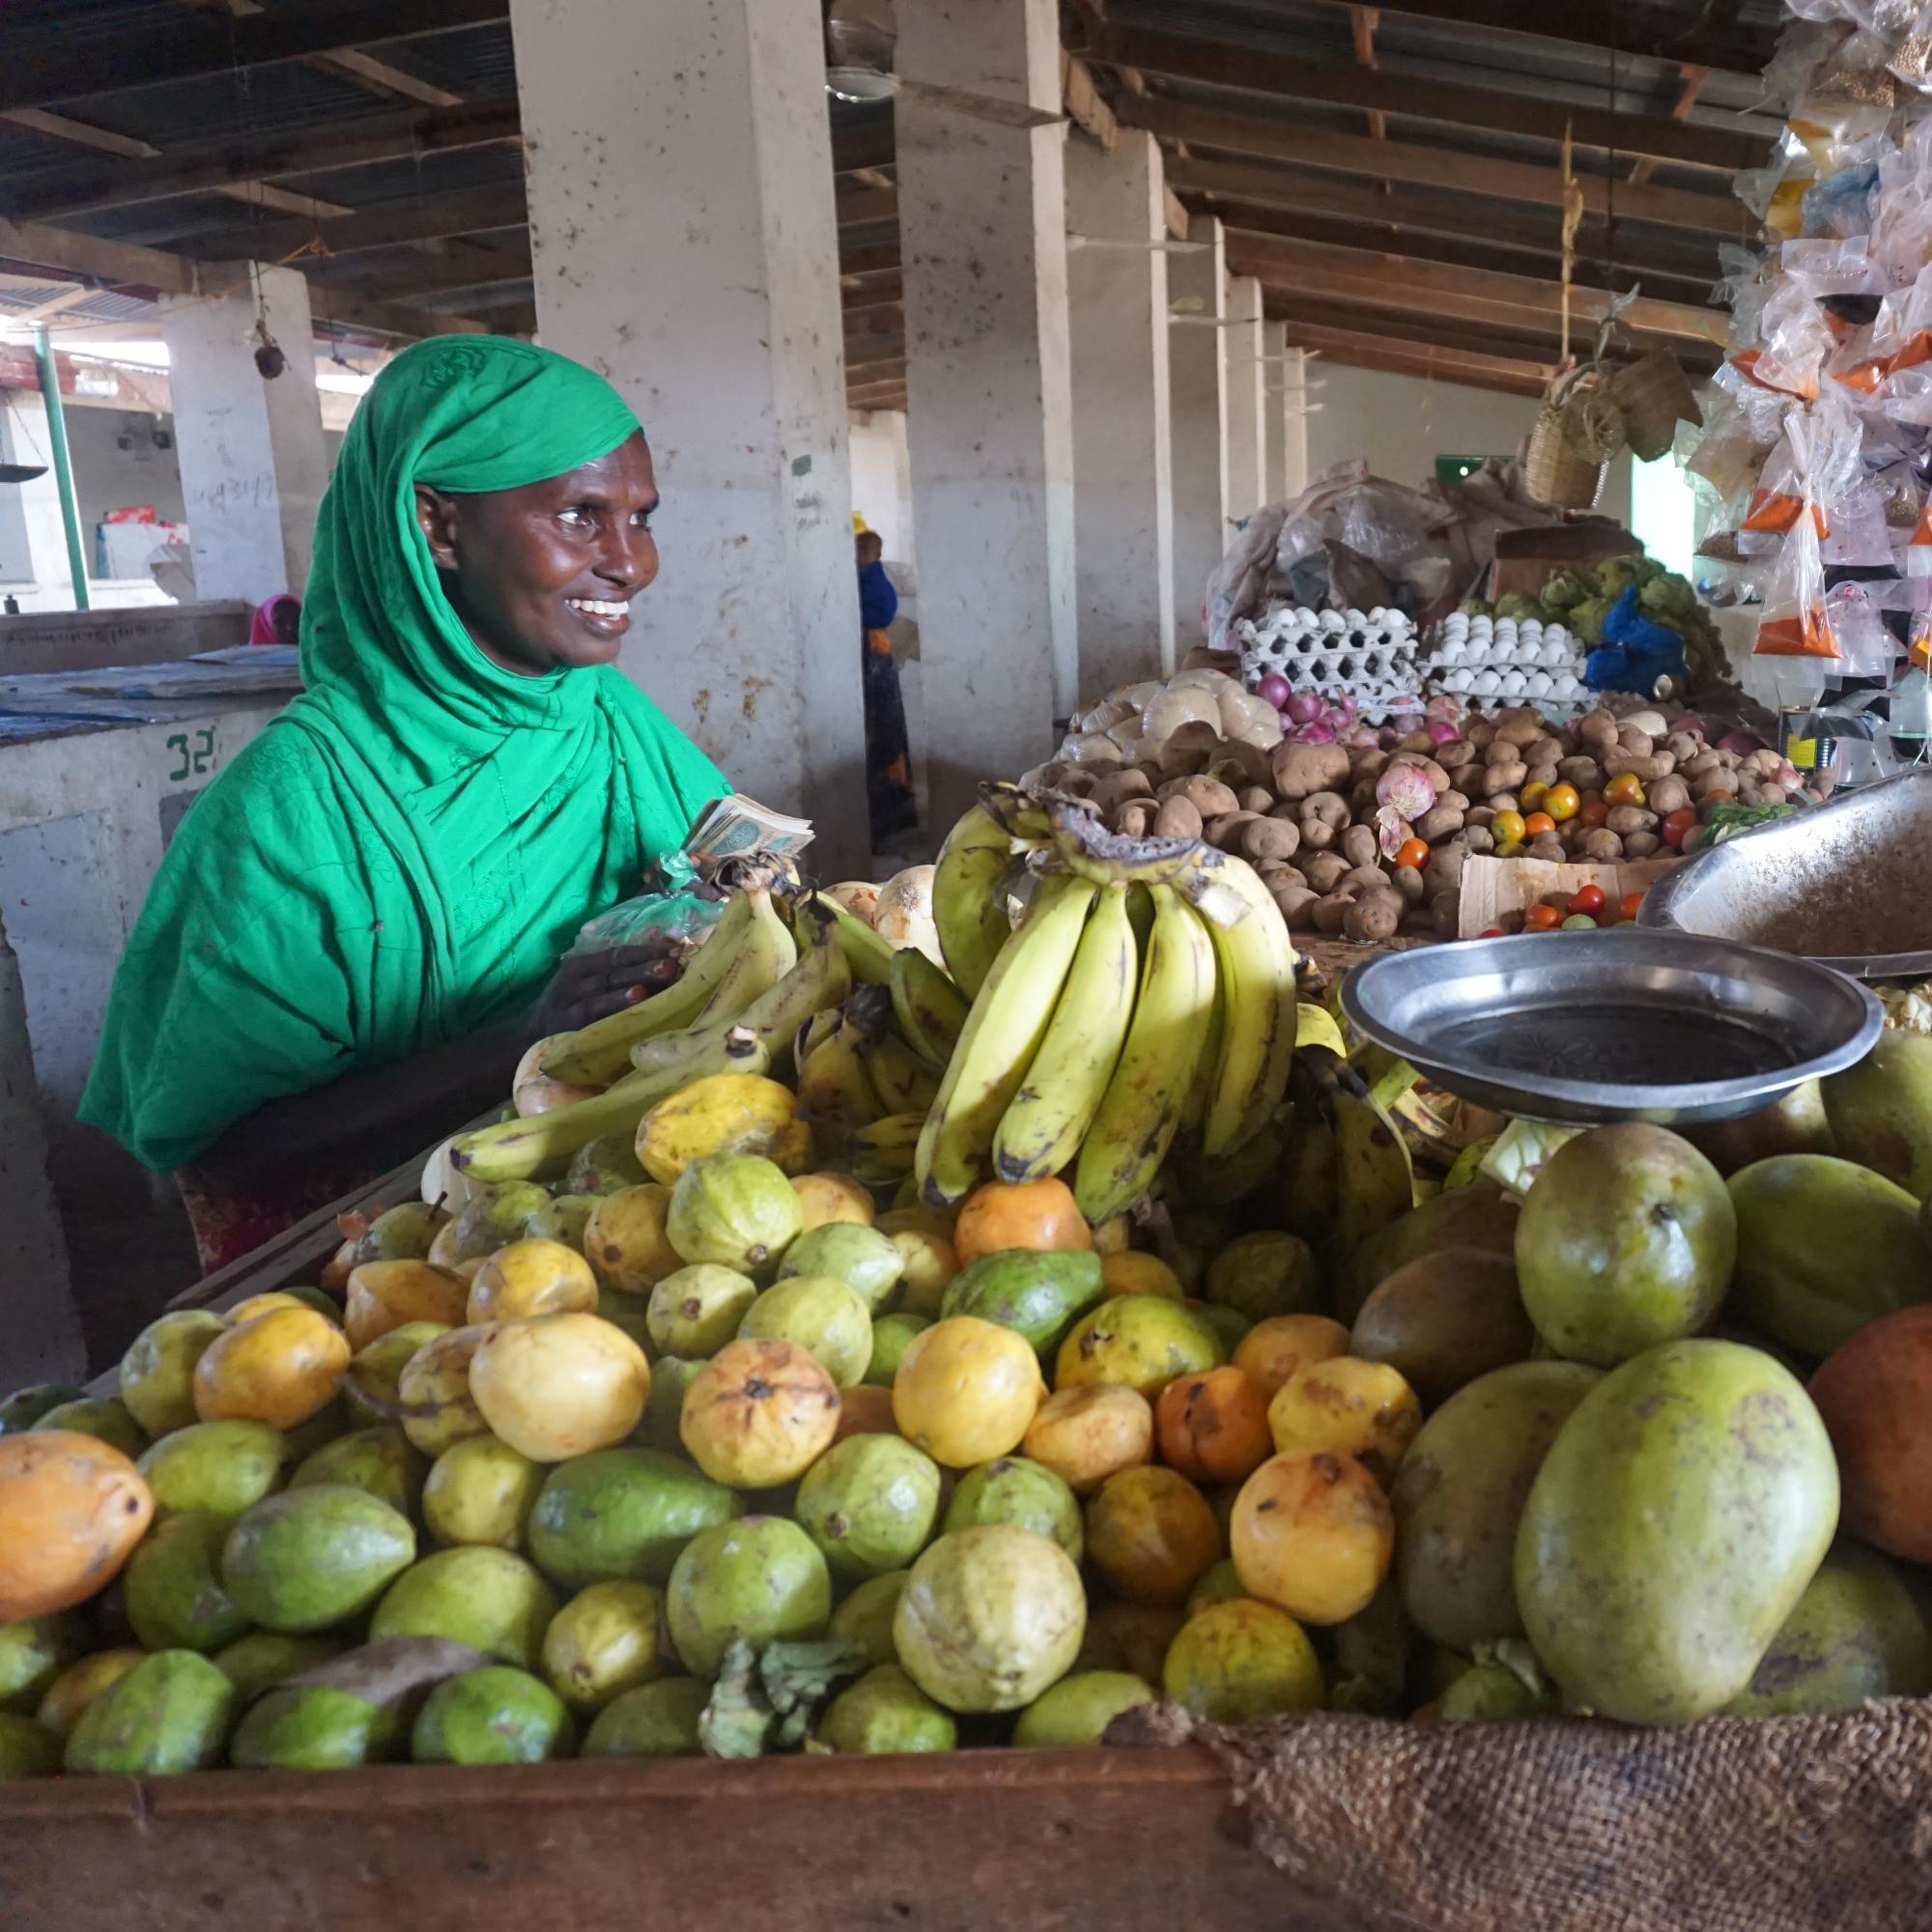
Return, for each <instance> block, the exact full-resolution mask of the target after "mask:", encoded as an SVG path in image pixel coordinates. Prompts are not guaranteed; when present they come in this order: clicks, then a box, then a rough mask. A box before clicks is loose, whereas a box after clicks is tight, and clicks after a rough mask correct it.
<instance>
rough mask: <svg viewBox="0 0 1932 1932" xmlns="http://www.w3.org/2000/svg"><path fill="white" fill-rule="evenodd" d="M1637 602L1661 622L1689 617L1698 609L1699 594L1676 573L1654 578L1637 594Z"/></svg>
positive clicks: (1664, 573) (1665, 572)
mask: <svg viewBox="0 0 1932 1932" xmlns="http://www.w3.org/2000/svg"><path fill="white" fill-rule="evenodd" d="M1636 601H1637V602H1638V603H1639V604H1641V605H1642V606H1643V608H1644V610H1645V611H1646V612H1648V614H1649V615H1651V616H1653V617H1656V618H1659V619H1660V620H1662V619H1665V618H1670V617H1678V618H1685V617H1689V616H1690V613H1691V612H1692V611H1695V610H1696V608H1697V593H1696V592H1695V591H1694V590H1693V589H1691V587H1690V584H1689V582H1686V581H1685V579H1683V578H1681V577H1679V576H1678V575H1677V574H1676V573H1675V572H1674V571H1668V570H1666V571H1663V572H1662V573H1660V574H1659V575H1658V576H1656V577H1653V578H1652V579H1651V580H1650V582H1648V583H1646V584H1645V585H1644V586H1643V587H1642V588H1641V589H1640V590H1639V591H1638V592H1637V593H1636Z"/></svg>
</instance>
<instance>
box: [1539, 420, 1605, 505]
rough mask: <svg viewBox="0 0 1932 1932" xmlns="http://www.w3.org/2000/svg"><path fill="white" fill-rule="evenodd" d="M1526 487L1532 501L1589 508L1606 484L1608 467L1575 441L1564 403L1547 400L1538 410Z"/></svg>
mask: <svg viewBox="0 0 1932 1932" xmlns="http://www.w3.org/2000/svg"><path fill="white" fill-rule="evenodd" d="M1522 481H1523V488H1524V489H1525V490H1527V491H1528V493H1529V496H1530V500H1531V501H1532V502H1537V503H1542V504H1545V505H1547V506H1548V508H1549V509H1552V510H1587V509H1590V508H1591V507H1592V506H1593V505H1594V504H1595V503H1596V500H1597V493H1598V492H1599V491H1600V490H1601V489H1602V488H1603V487H1604V466H1603V465H1602V464H1601V463H1597V462H1593V461H1592V460H1591V459H1590V458H1589V457H1587V456H1585V455H1584V454H1583V452H1582V451H1581V450H1580V449H1578V448H1577V446H1576V444H1575V443H1573V442H1572V441H1571V440H1570V439H1569V436H1568V435H1567V434H1566V433H1565V429H1564V416H1563V410H1562V408H1561V406H1560V405H1559V404H1557V403H1555V402H1554V401H1546V402H1545V403H1544V405H1543V407H1542V408H1541V409H1539V410H1538V411H1537V412H1536V427H1535V428H1534V429H1533V430H1531V431H1530V433H1529V449H1528V452H1527V454H1526V455H1525V456H1524V458H1523V464H1522Z"/></svg>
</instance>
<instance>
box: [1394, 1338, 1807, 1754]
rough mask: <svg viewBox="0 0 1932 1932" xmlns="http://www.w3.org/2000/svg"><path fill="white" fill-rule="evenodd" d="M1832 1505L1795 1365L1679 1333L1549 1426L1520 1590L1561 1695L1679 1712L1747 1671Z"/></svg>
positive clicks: (1607, 1706)
mask: <svg viewBox="0 0 1932 1932" xmlns="http://www.w3.org/2000/svg"><path fill="white" fill-rule="evenodd" d="M1837 1521H1838V1470H1837V1463H1836V1462H1835V1461H1834V1460H1833V1454H1832V1443H1831V1438H1830V1437H1829V1436H1828V1435H1826V1434H1825V1425H1824V1423H1823V1422H1822V1421H1821V1420H1820V1418H1819V1415H1818V1411H1817V1410H1816V1409H1815V1408H1814V1407H1813V1406H1811V1401H1810V1398H1809V1397H1808V1396H1807V1395H1806V1394H1805V1393H1804V1388H1803V1387H1802V1386H1801V1385H1800V1384H1799V1383H1798V1381H1797V1380H1796V1379H1794V1378H1793V1377H1792V1376H1791V1375H1790V1374H1788V1373H1787V1372H1786V1371H1785V1370H1784V1369H1782V1368H1780V1367H1779V1366H1778V1364H1777V1363H1776V1362H1775V1361H1773V1360H1772V1358H1771V1357H1770V1356H1769V1355H1766V1354H1762V1353H1760V1352H1759V1351H1758V1350H1755V1349H1747V1348H1744V1347H1742V1346H1741V1345H1740V1344H1738V1343H1735V1342H1714V1341H1705V1340H1693V1341H1684V1342H1672V1343H1669V1344H1666V1345H1665V1346H1664V1347H1662V1348H1661V1349H1652V1350H1649V1351H1648V1352H1646V1353H1644V1354H1641V1355H1638V1356H1637V1357H1636V1358H1635V1359H1634V1360H1633V1361H1629V1362H1626V1363H1624V1364H1623V1365H1622V1367H1620V1368H1617V1369H1613V1370H1612V1371H1611V1372H1610V1373H1609V1374H1608V1375H1606V1376H1605V1378H1603V1380H1602V1381H1600V1382H1599V1383H1598V1384H1597V1386H1596V1387H1595V1388H1593V1389H1591V1390H1590V1392H1589V1393H1588V1394H1587V1395H1586V1396H1584V1398H1583V1400H1582V1401H1581V1402H1580V1403H1578V1404H1577V1407H1576V1410H1575V1411H1574V1412H1573V1413H1572V1415H1571V1416H1570V1419H1569V1420H1568V1421H1567V1422H1565V1423H1564V1425H1563V1427H1562V1428H1561V1429H1560V1430H1559V1431H1558V1432H1557V1435H1556V1440H1555V1441H1554V1442H1553V1443H1552V1444H1551V1445H1550V1449H1549V1453H1548V1455H1547V1456H1546V1457H1545V1458H1544V1460H1543V1466H1542V1468H1541V1469H1539V1470H1538V1471H1537V1475H1536V1480H1535V1482H1534V1483H1533V1484H1532V1485H1531V1487H1530V1492H1529V1500H1528V1502H1527V1503H1526V1504H1525V1505H1524V1508H1523V1513H1522V1523H1521V1526H1520V1530H1519V1531H1518V1534H1517V1548H1516V1595H1517V1604H1518V1605H1519V1607H1520V1610H1521V1612H1522V1621H1523V1626H1524V1629H1525V1632H1526V1634H1528V1637H1529V1640H1530V1643H1531V1645H1532V1646H1533V1647H1534V1649H1535V1652H1536V1655H1537V1657H1538V1658H1539V1659H1541V1660H1542V1662H1543V1664H1544V1666H1545V1667H1546V1668H1547V1669H1548V1673H1549V1675H1550V1676H1551V1677H1553V1678H1554V1679H1555V1681H1556V1683H1557V1684H1558V1686H1559V1687H1560V1688H1561V1689H1562V1691H1563V1693H1564V1699H1565V1702H1566V1704H1567V1706H1568V1707H1569V1708H1572V1709H1577V1710H1583V1711H1591V1712H1594V1713H1596V1714H1597V1715H1598V1716H1600V1717H1605V1718H1615V1719H1621V1720H1622V1721H1624V1722H1626V1723H1641V1724H1682V1723H1689V1722H1690V1721H1691V1719H1696V1718H1701V1717H1705V1716H1708V1715H1709V1714H1710V1713H1711V1712H1713V1711H1719V1710H1721V1709H1722V1708H1723V1707H1724V1706H1725V1705H1726V1704H1728V1703H1729V1702H1730V1700H1731V1699H1732V1698H1733V1697H1735V1696H1737V1695H1738V1693H1739V1692H1740V1691H1742V1690H1745V1689H1746V1687H1747V1685H1748V1684H1749V1683H1750V1681H1751V1676H1752V1673H1753V1672H1754V1671H1755V1670H1756V1668H1757V1666H1758V1662H1759V1660H1760V1659H1761V1658H1762V1657H1763V1656H1764V1653H1765V1652H1766V1651H1767V1650H1768V1649H1769V1648H1770V1647H1771V1644H1772V1641H1773V1639H1774V1638H1775V1637H1776V1634H1777V1633H1778V1631H1779V1630H1780V1629H1781V1628H1782V1626H1783V1624H1784V1622H1785V1620H1786V1618H1788V1617H1789V1616H1790V1615H1791V1613H1792V1611H1793V1610H1794V1609H1796V1608H1797V1606H1798V1603H1799V1600H1800V1599H1801V1598H1802V1597H1803V1595H1804V1587H1805V1585H1806V1584H1807V1583H1809V1582H1810V1580H1811V1578H1812V1577H1813V1575H1814V1574H1815V1573H1816V1571H1817V1569H1818V1566H1819V1564H1820V1563H1821V1562H1822V1561H1823V1560H1824V1556H1825V1552H1826V1550H1827V1549H1828V1548H1830V1547H1831V1542H1832V1536H1833V1531H1834V1530H1835V1529H1836V1527H1837ZM1399 1534H1400V1531H1398V1535H1399Z"/></svg>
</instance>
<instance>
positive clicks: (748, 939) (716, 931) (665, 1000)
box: [543, 887, 798, 1087]
mask: <svg viewBox="0 0 1932 1932" xmlns="http://www.w3.org/2000/svg"><path fill="white" fill-rule="evenodd" d="M797 957H798V948H797V946H796V945H795V944H794V943H793V940H792V936H791V933H790V932H789V931H788V930H787V928H786V926H785V923H784V922H783V920H781V918H780V917H779V915H778V909H777V908H776V907H775V906H774V905H773V904H772V895H771V894H770V893H769V892H768V891H766V890H764V889H763V888H761V887H754V888H753V889H751V890H749V891H746V892H742V893H739V894H737V895H734V896H733V898H732V899H731V901H730V903H729V904H728V905H726V906H725V910H724V912H723V913H721V914H720V915H719V919H718V923H717V924H716V925H715V926H713V927H712V929H711V937H710V938H709V939H707V940H706V941H705V942H704V944H703V945H702V946H700V947H699V948H698V949H697V951H696V952H694V953H693V954H692V955H691V960H690V963H689V964H688V965H687V966H686V968H685V971H684V974H683V976H682V977H681V978H680V979H679V980H676V981H675V982H674V983H673V984H671V985H668V986H667V987H666V988H665V989H664V991H663V992H661V993H657V994H654V995H653V996H652V997H651V998H650V999H648V1000H644V1001H641V1002H640V1003H639V1005H637V1006H635V1007H627V1008H626V1009H624V1010H623V1011H622V1012H618V1013H611V1015H610V1016H609V1017H608V1018H605V1019H601V1020H594V1021H592V1023H591V1024H590V1025H589V1026H587V1027H582V1028H580V1029H579V1030H578V1031H577V1032H576V1033H572V1034H564V1035H563V1036H561V1037H559V1038H558V1039H557V1040H556V1042H555V1043H554V1045H553V1047H552V1048H551V1050H550V1051H549V1052H548V1053H546V1054H545V1055H544V1057H543V1070H544V1072H546V1073H547V1074H549V1075H550V1077H551V1078H552V1079H553V1080H567V1081H570V1082H571V1083H573V1084H574V1085H576V1086H580V1087H605V1086H609V1085H610V1083H611V1081H612V1080H615V1079H617V1078H618V1077H619V1076H620V1075H621V1074H622V1073H623V1071H624V1069H625V1068H626V1067H627V1066H628V1065H630V1064H631V1049H632V1047H634V1046H636V1045H637V1044H638V1042H639V1040H645V1039H651V1038H654V1037H656V1036H657V1035H659V1034H665V1033H671V1032H674V1031H675V1030H677V1029H678V1028H681V1027H688V1026H693V1025H696V1023H697V1022H698V1021H699V1020H700V1019H729V1018H730V1017H731V1016H732V1015H733V1014H734V1013H736V1012H739V1011H741V1010H742V1009H744V1008H745V1007H746V1006H748V1005H750V1003H751V1002H752V1000H753V999H754V998H755V997H756V996H757V995H758V993H760V992H762V991H763V990H764V988H765V987H766V986H768V985H771V984H773V983H774V982H775V981H776V980H779V979H781V978H782V977H783V975H784V974H786V973H788V972H789V971H790V970H791V968H792V965H793V964H794V962H795V961H796V960H797Z"/></svg>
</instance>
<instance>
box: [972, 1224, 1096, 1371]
mask: <svg viewBox="0 0 1932 1932" xmlns="http://www.w3.org/2000/svg"><path fill="white" fill-rule="evenodd" d="M1106 1293H1107V1287H1106V1283H1105V1281H1104V1280H1103V1279H1102V1278H1101V1274H1100V1257H1099V1256H1098V1255H1096V1254H1093V1253H1091V1252H1089V1251H1087V1250H1084V1249H1074V1250H1066V1251H1061V1252H1040V1251H1038V1250H1036V1249H1033V1248H1003V1249H1001V1250H1000V1251H999V1252H998V1253H997V1254H991V1255H981V1256H980V1259H979V1260H978V1261H977V1262H969V1263H968V1264H966V1266H964V1267H963V1268H961V1269H960V1270H959V1272H958V1273H957V1274H955V1275H954V1276H953V1277H952V1280H951V1281H950V1282H948V1283H947V1284H946V1293H945V1294H944V1295H942V1296H941V1298H940V1303H939V1314H940V1319H941V1320H942V1321H944V1320H946V1319H947V1318H948V1317H951V1316H954V1315H972V1316H977V1317H978V1318H979V1320H980V1321H992V1322H997V1323H998V1325H999V1326H1000V1327H1002V1328H1010V1329H1011V1330H1012V1331H1013V1332H1014V1333H1015V1334H1016V1335H1023V1336H1025V1337H1026V1339H1027V1341H1028V1342H1029V1343H1030V1344H1031V1345H1032V1346H1033V1348H1034V1350H1036V1351H1037V1353H1038V1354H1039V1356H1040V1358H1041V1359H1042V1360H1045V1359H1046V1358H1047V1357H1049V1356H1050V1355H1051V1354H1052V1353H1053V1351H1054V1350H1056V1349H1058V1348H1059V1346H1060V1344H1061V1341H1062V1339H1063V1338H1064V1337H1065V1334H1066V1331H1067V1330H1068V1329H1069V1328H1071V1327H1072V1326H1073V1324H1074V1322H1076V1321H1079V1319H1080V1318H1081V1316H1083V1315H1085V1314H1086V1313H1087V1311H1088V1310H1089V1309H1090V1308H1092V1307H1094V1304H1095V1303H1097V1302H1098V1301H1100V1300H1101V1299H1102V1298H1103V1297H1104V1296H1105V1294H1106Z"/></svg>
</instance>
